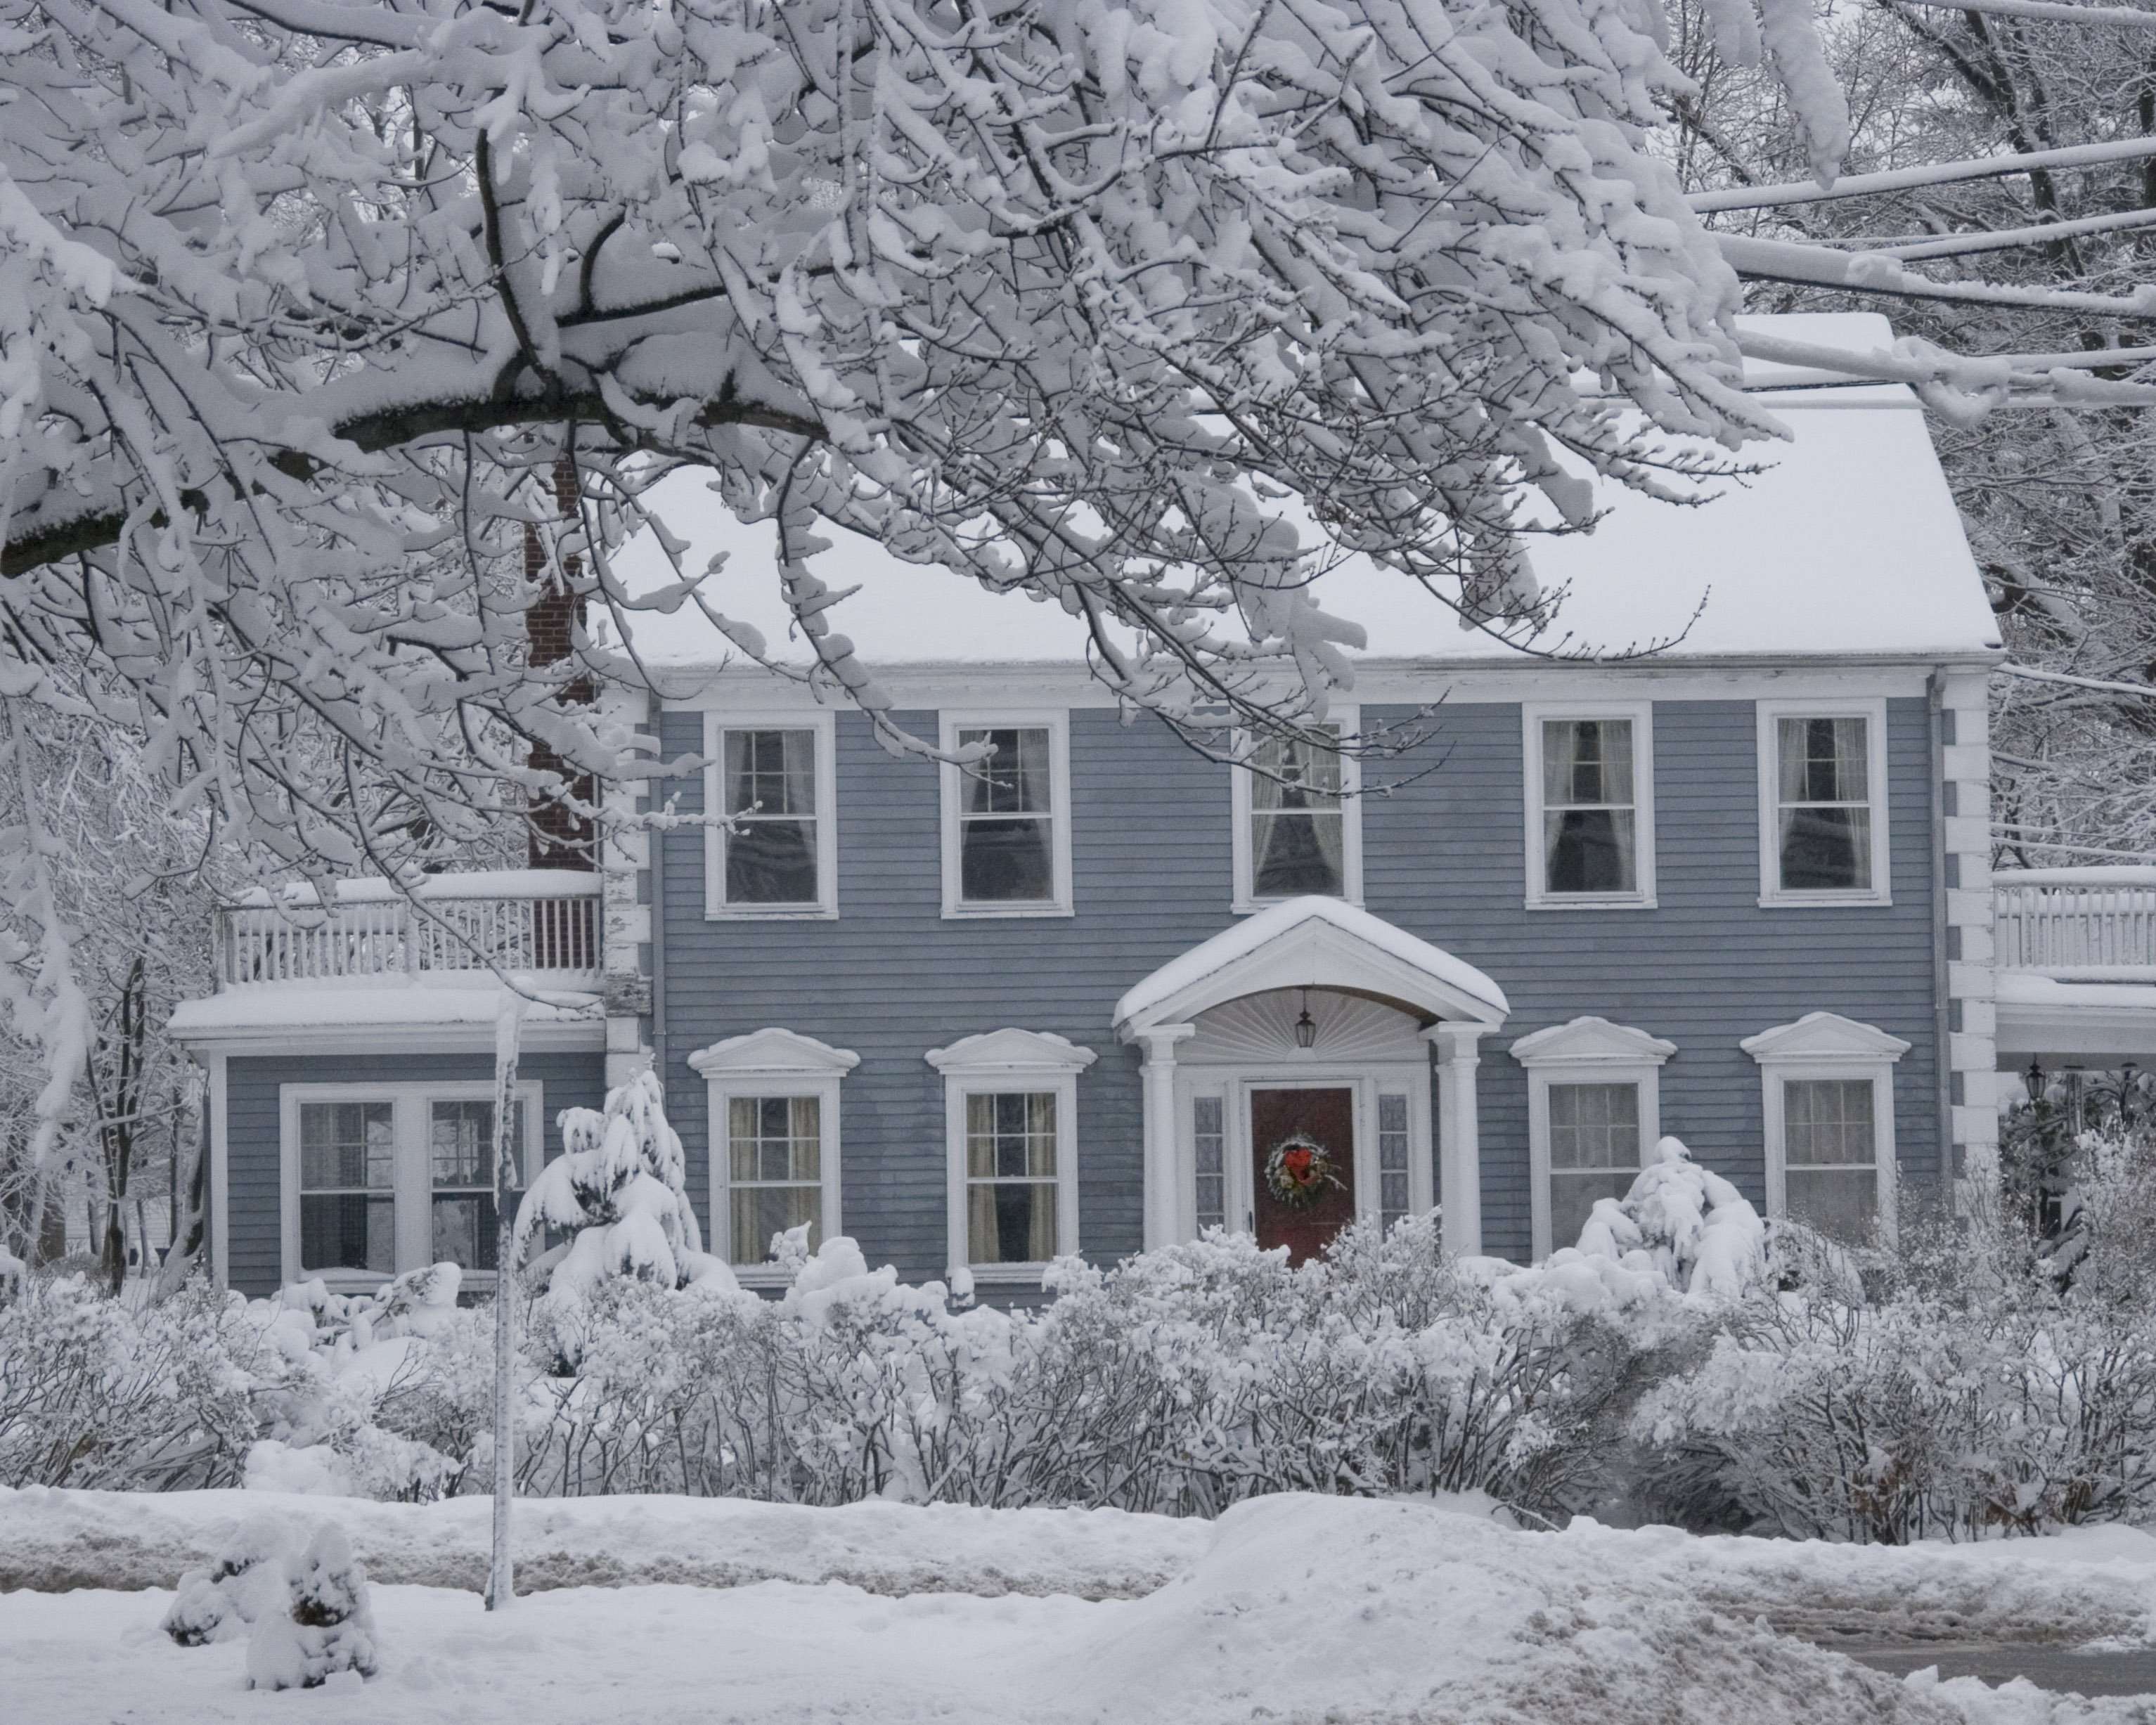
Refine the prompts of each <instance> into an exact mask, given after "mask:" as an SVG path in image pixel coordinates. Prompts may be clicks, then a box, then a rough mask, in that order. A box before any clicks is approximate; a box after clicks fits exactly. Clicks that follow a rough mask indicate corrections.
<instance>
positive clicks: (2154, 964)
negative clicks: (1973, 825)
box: [1992, 867, 2156, 983]
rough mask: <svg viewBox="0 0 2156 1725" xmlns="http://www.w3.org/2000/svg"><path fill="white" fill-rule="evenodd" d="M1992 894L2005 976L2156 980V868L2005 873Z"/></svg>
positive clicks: (1999, 876)
mask: <svg viewBox="0 0 2156 1725" xmlns="http://www.w3.org/2000/svg"><path fill="white" fill-rule="evenodd" d="M1992 887H1993V891H1994V893H1995V894H1996V911H1995V919H1996V920H1995V928H1996V934H1997V942H1998V960H1999V967H2000V968H2002V969H2006V970H2023V971H2034V972H2035V973H2038V974H2039V975H2042V976H2051V977H2057V978H2061V980H2062V981H2068V982H2075V981H2078V982H2121V983H2124V982H2149V981H2156V869H2152V868H2135V867H2125V868H2093V869H2024V870H2015V871H2012V872H2009V871H2006V870H1999V871H1998V872H1996V873H1995V874H1994V875H1993V876H1992Z"/></svg>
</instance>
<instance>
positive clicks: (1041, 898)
mask: <svg viewBox="0 0 2156 1725" xmlns="http://www.w3.org/2000/svg"><path fill="white" fill-rule="evenodd" d="M943 747H945V748H946V749H947V750H948V751H950V752H952V753H954V754H955V753H961V752H965V753H970V754H972V755H973V758H972V759H969V760H968V761H967V762H965V763H964V764H959V763H957V762H945V763H944V767H943V914H944V915H945V916H1068V915H1069V914H1070V730H1069V725H1068V721H1067V720H1066V719H1065V716H1063V715H1061V714H1055V715H1050V716H1032V715H1017V716H1010V717H1004V716H988V715H983V716H978V717H976V716H972V715H963V714H946V715H945V716H944V720H943Z"/></svg>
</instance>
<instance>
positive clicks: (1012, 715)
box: [939, 709, 1074, 921]
mask: <svg viewBox="0 0 2156 1725" xmlns="http://www.w3.org/2000/svg"><path fill="white" fill-rule="evenodd" d="M941 725H942V728H941V732H940V742H941V744H942V749H943V751H944V752H945V753H946V754H948V753H950V752H952V751H953V750H955V749H956V748H957V747H958V733H959V732H960V731H962V730H977V729H981V728H983V727H989V726H993V727H995V728H998V729H1010V728H1018V729H1025V730H1035V731H1038V730H1041V729H1044V728H1045V730H1046V731H1047V732H1048V758H1049V781H1050V783H1049V798H1048V806H1049V815H1050V834H1049V837H1050V845H1049V856H1050V869H1051V870H1052V873H1053V877H1054V878H1053V884H1054V886H1055V896H1053V897H1052V898H1050V899H1047V900H1034V901H1031V902H1029V903H1024V904H980V905H969V904H966V903H963V902H962V901H961V900H960V898H959V887H960V885H961V883H962V874H961V871H960V866H959V854H958V811H959V808H960V806H961V803H960V798H959V780H960V778H961V777H962V768H959V767H958V766H957V763H956V762H952V761H945V762H942V766H941V768H940V769H939V771H940V776H941V779H942V805H943V807H942V843H943V915H944V916H946V917H947V918H949V919H952V920H958V919H963V920H967V921H971V920H973V918H976V917H979V918H984V919H989V920H995V919H1008V918H1010V917H1014V916H1070V915H1071V914H1072V913H1073V909H1074V906H1073V901H1072V898H1071V891H1070V801H1071V798H1070V714H1069V712H1067V711H1062V710H1053V711H1051V710H1048V709H1033V710H1015V709H999V710H994V711H960V712H946V713H944V714H942V715H941Z"/></svg>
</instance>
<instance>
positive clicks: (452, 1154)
mask: <svg viewBox="0 0 2156 1725" xmlns="http://www.w3.org/2000/svg"><path fill="white" fill-rule="evenodd" d="M517 1091H518V1094H517V1096H516V1102H515V1105H514V1106H515V1108H516V1112H515V1114H514V1115H513V1116H512V1117H511V1122H510V1142H511V1147H512V1148H513V1150H514V1153H516V1156H517V1157H518V1158H519V1159H520V1162H521V1172H520V1178H519V1180H518V1184H519V1185H520V1186H521V1185H522V1184H524V1183H526V1182H527V1181H528V1180H529V1179H530V1178H531V1175H532V1173H535V1172H536V1170H537V1168H538V1165H539V1154H540V1151H539V1122H540V1118H541V1112H540V1110H541V1095H542V1092H541V1087H540V1086H539V1085H538V1084H537V1083H536V1082H527V1083H524V1084H521V1085H519V1086H518V1087H517ZM282 1138H283V1165H284V1179H283V1183H282V1190H283V1194H284V1202H283V1219H282V1229H281V1233H282V1250H281V1255H280V1257H281V1261H280V1274H281V1276H282V1278H283V1280H285V1281H288V1282H290V1281H306V1280H308V1279H310V1278H311V1277H314V1276H321V1277H323V1278H324V1279H325V1280H326V1281H329V1282H331V1284H332V1285H334V1286H342V1287H363V1286H367V1285H369V1284H371V1283H373V1282H377V1281H383V1280H386V1279H387V1278H388V1277H390V1276H397V1275H400V1274H402V1273H403V1272H404V1271H408V1270H418V1269H420V1268H422V1267H423V1266H426V1265H429V1264H437V1263H444V1262H447V1263H452V1264H455V1265H457V1266H459V1268H461V1269H462V1270H464V1271H465V1272H466V1273H467V1275H468V1276H476V1277H479V1278H481V1279H484V1278H486V1277H489V1276H491V1275H492V1274H493V1272H494V1271H495V1268H496V1257H495V1252H496V1246H497V1236H496V1232H495V1229H496V1221H495V1203H494V1086H492V1084H490V1083H489V1082H485V1081H480V1082H475V1083H434V1084H388V1085H316V1084H288V1085H286V1086H284V1103H283V1121H282Z"/></svg>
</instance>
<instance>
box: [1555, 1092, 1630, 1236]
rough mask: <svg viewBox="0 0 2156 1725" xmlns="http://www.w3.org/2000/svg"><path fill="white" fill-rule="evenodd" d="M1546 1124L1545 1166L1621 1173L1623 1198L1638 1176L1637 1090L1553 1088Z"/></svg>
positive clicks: (1620, 1193) (1619, 1190) (1619, 1192)
mask: <svg viewBox="0 0 2156 1725" xmlns="http://www.w3.org/2000/svg"><path fill="white" fill-rule="evenodd" d="M1549 1122H1550V1167H1551V1168H1553V1169H1557V1168H1621V1169H1623V1170H1625V1187H1629V1185H1630V1180H1631V1177H1632V1176H1633V1175H1634V1174H1636V1173H1638V1172H1639V1171H1640V1086H1638V1085H1636V1084H1553V1085H1552V1086H1550V1087H1549ZM1625 1187H1620V1188H1619V1189H1618V1191H1617V1194H1615V1195H1617V1196H1619V1197H1622V1196H1623V1195H1624V1192H1625ZM1553 1237H1554V1236H1553Z"/></svg>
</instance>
